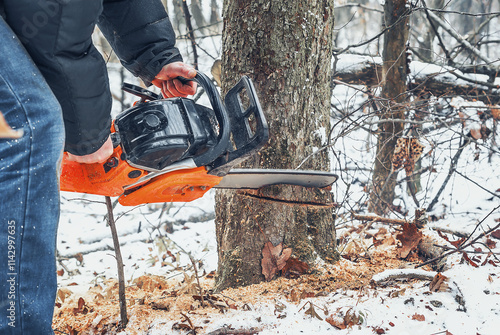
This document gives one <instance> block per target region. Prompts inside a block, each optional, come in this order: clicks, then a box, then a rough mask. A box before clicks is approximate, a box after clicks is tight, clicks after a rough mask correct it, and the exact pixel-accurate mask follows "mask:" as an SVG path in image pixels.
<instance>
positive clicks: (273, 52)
mask: <svg viewBox="0 0 500 335" xmlns="http://www.w3.org/2000/svg"><path fill="white" fill-rule="evenodd" d="M223 17H224V27H225V28H224V32H223V58H222V62H223V66H222V81H223V89H224V90H227V88H228V87H231V86H232V85H233V84H235V82H236V80H238V79H239V78H240V77H241V76H242V75H249V76H250V77H251V78H252V79H253V80H254V83H255V86H256V88H257V90H258V93H259V96H260V100H261V104H262V106H263V109H264V112H265V114H266V117H267V119H268V123H269V127H270V132H271V139H270V142H269V145H268V146H267V147H265V149H264V150H262V151H261V152H260V153H259V155H257V156H255V157H253V159H252V160H251V161H250V162H248V163H247V165H248V166H252V167H259V166H260V167H265V168H295V167H297V166H299V165H300V164H301V162H302V161H303V160H304V158H306V157H307V156H309V155H310V154H312V153H313V150H315V148H319V147H321V146H322V145H323V144H324V143H326V138H325V136H326V132H327V130H328V129H329V108H330V107H329V105H330V104H329V100H330V85H329V83H330V78H331V68H330V64H331V63H330V60H331V56H332V32H333V1H332V0H307V1H305V2H304V1H298V0H294V1H286V2H283V1H278V0H272V1H264V0H259V1H250V0H242V1H225V2H224V15H223ZM302 167H303V168H310V169H316V170H328V169H329V158H328V155H327V153H326V152H325V151H323V152H319V153H318V154H317V155H315V156H313V158H312V159H309V160H307V161H306V162H305V163H304V164H303V165H302ZM216 200H217V206H216V232H217V244H218V255H219V269H218V277H217V288H218V289H224V288H227V287H231V286H239V285H248V284H253V283H257V282H260V281H261V280H263V279H264V276H263V274H262V267H261V260H262V250H263V247H264V245H265V244H266V243H267V242H271V243H272V245H273V246H278V245H279V244H280V243H282V245H286V246H288V247H290V248H292V250H293V254H292V257H296V258H297V259H299V260H300V261H303V262H307V263H309V264H313V263H314V261H315V260H317V259H318V256H319V257H320V258H322V259H323V260H326V261H335V260H336V259H337V253H336V250H335V249H336V248H335V245H336V239H335V227H334V218H333V211H332V208H333V207H332V206H333V203H332V199H331V194H330V192H329V191H325V190H320V189H309V188H301V187H291V186H287V187H285V186H281V187H280V186H271V187H265V188H262V189H259V190H257V191H250V190H247V191H238V192H229V191H224V192H219V193H218V195H217V197H216Z"/></svg>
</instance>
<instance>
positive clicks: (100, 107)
mask: <svg viewBox="0 0 500 335" xmlns="http://www.w3.org/2000/svg"><path fill="white" fill-rule="evenodd" d="M3 3H4V6H5V16H6V19H7V22H8V24H9V25H10V26H11V28H12V29H13V30H14V32H15V33H16V35H18V37H19V39H20V40H21V41H22V42H23V44H24V46H25V48H26V49H27V51H28V52H29V54H30V56H31V58H32V59H33V61H34V62H35V64H36V65H37V66H38V68H39V69H40V71H41V72H42V74H43V75H44V78H45V80H46V81H47V83H48V84H49V85H50V87H51V89H52V91H53V93H54V94H55V96H56V97H57V99H58V101H59V103H60V104H61V107H62V110H63V114H64V123H65V129H66V147H65V150H66V151H69V152H70V153H73V154H76V155H86V154H90V153H93V152H95V151H96V150H97V149H99V148H100V147H101V146H102V144H103V143H104V142H105V141H106V139H107V138H108V135H109V132H110V126H111V118H110V112H111V103H112V99H111V94H110V90H109V84H108V78H107V69H106V64H105V62H104V60H103V58H102V56H101V55H100V53H99V52H98V51H97V50H96V48H95V47H94V45H93V44H92V40H91V35H92V32H93V30H94V27H95V25H96V23H97V18H98V16H99V13H101V11H102V2H101V1H95V0H92V1H90V0H72V1H55V0H37V1H33V0H3ZM26 89H30V88H29V87H27V88H26ZM47 112H48V113H49V112H50V111H47Z"/></svg>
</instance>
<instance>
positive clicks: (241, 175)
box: [214, 169, 338, 189]
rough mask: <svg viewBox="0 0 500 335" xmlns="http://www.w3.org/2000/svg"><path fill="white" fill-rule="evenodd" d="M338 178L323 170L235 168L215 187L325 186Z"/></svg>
mask: <svg viewBox="0 0 500 335" xmlns="http://www.w3.org/2000/svg"><path fill="white" fill-rule="evenodd" d="M337 178H338V176H337V175H336V174H333V173H330V172H322V171H304V170H279V169H233V170H230V171H229V172H228V174H227V175H225V176H224V177H223V178H222V180H221V182H220V183H219V184H217V185H215V186H214V188H229V189H242V188H251V189H257V188H261V187H264V186H269V185H278V184H288V185H298V186H303V187H316V188H324V187H328V186H331V185H332V184H333V183H334V182H335V181H337Z"/></svg>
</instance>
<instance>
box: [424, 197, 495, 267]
mask: <svg viewBox="0 0 500 335" xmlns="http://www.w3.org/2000/svg"><path fill="white" fill-rule="evenodd" d="M499 208H500V205H498V206H497V207H495V208H493V209H492V210H491V211H490V212H489V213H488V214H487V215H486V216H485V217H484V218H483V219H482V220H481V221H480V222H479V223H478V224H477V225H476V229H477V227H479V226H480V225H481V224H482V223H483V222H484V221H485V220H486V219H487V218H488V217H489V216H490V215H491V214H493V213H494V212H495V211H496V210H498V209H499ZM498 228H500V223H499V224H497V225H496V226H495V227H493V228H490V229H488V230H487V231H484V232H482V233H481V234H479V235H478V236H477V237H475V238H474V239H472V240H471V241H470V242H469V243H467V244H464V243H465V242H466V241H467V240H468V239H469V238H470V237H471V236H472V234H473V233H474V232H472V233H471V234H470V235H469V238H468V239H467V240H465V241H464V243H462V244H461V245H460V246H458V248H456V249H453V250H450V251H448V252H445V253H444V254H442V255H440V256H438V257H434V258H432V259H430V260H428V261H426V262H424V263H421V264H419V265H417V266H416V267H417V268H419V267H422V266H424V265H427V264H430V263H434V262H435V261H438V260H440V259H442V258H444V257H447V256H449V255H451V254H454V253H456V252H460V251H462V250H464V249H465V248H467V247H470V246H471V245H473V244H474V243H476V242H477V241H478V240H479V239H480V238H482V237H483V236H486V235H488V234H490V233H492V232H494V231H495V230H497V229H498ZM476 229H474V231H475V230H476Z"/></svg>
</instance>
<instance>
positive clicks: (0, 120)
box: [0, 112, 23, 138]
mask: <svg viewBox="0 0 500 335" xmlns="http://www.w3.org/2000/svg"><path fill="white" fill-rule="evenodd" d="M21 136H23V131H22V129H20V130H14V129H12V128H11V127H9V125H8V124H7V121H5V118H4V117H3V114H2V112H0V138H20V137H21Z"/></svg>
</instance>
